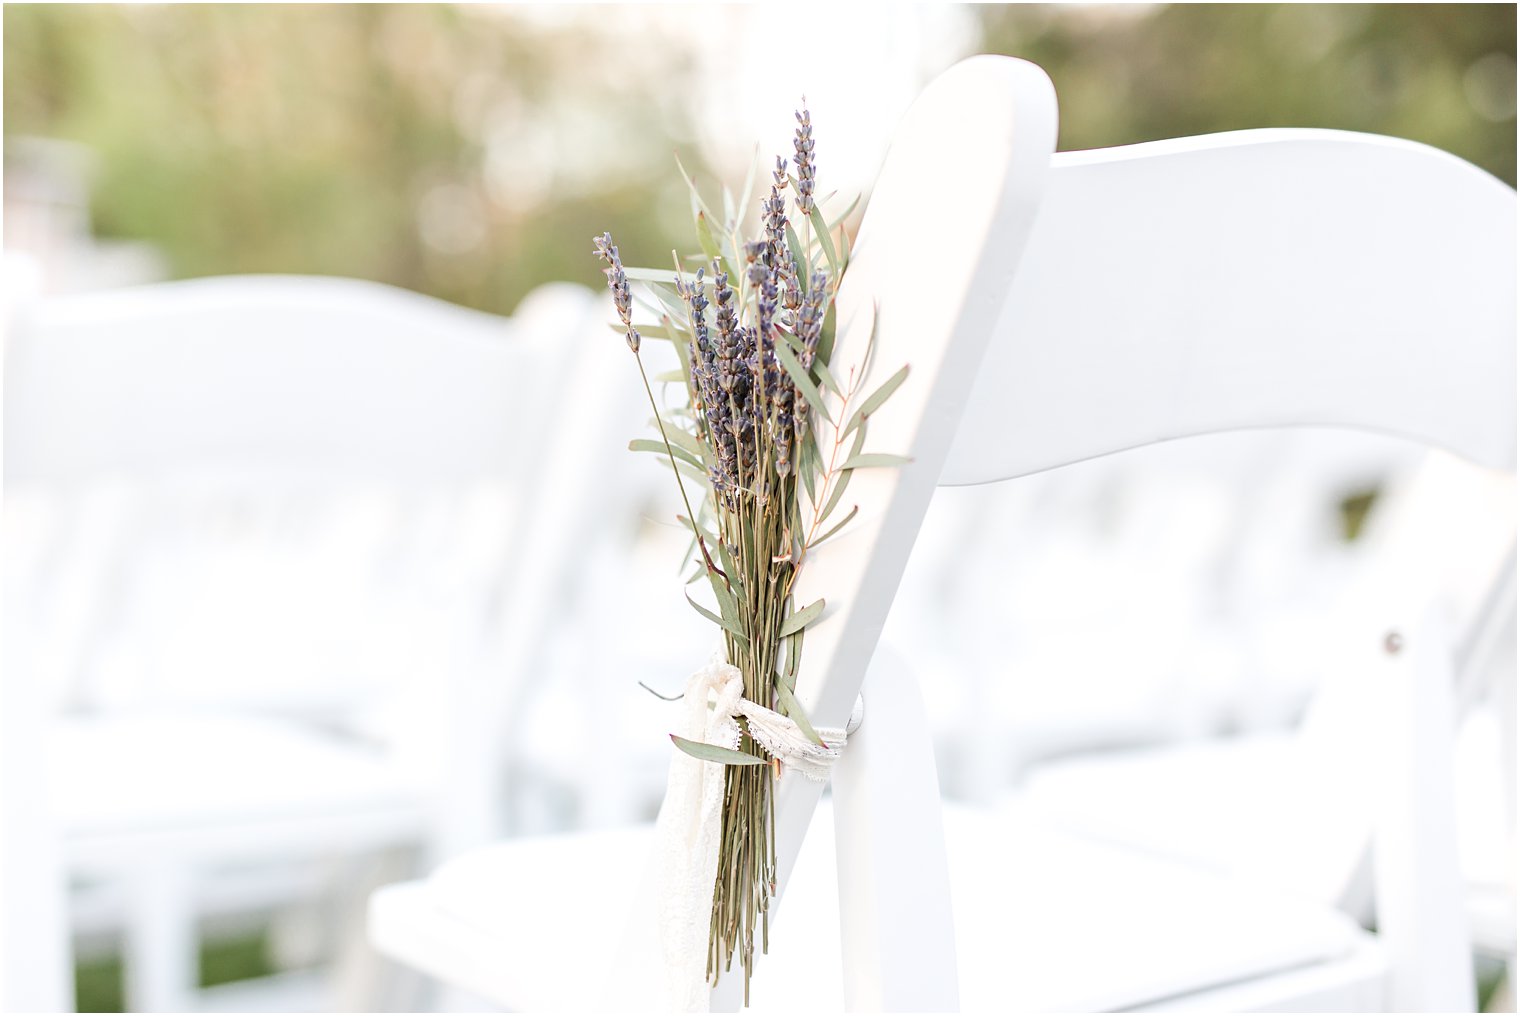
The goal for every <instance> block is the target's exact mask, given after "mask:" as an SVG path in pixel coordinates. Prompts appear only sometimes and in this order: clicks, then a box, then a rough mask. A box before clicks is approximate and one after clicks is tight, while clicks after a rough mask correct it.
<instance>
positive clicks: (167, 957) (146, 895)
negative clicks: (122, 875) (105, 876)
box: [123, 862, 200, 1012]
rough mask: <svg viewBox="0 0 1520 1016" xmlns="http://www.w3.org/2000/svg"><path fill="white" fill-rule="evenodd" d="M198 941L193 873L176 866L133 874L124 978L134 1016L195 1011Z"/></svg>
mask: <svg viewBox="0 0 1520 1016" xmlns="http://www.w3.org/2000/svg"><path fill="white" fill-rule="evenodd" d="M197 944H198V935H197V933H196V927H195V909H194V906H193V900H192V899H191V879H190V876H189V873H188V872H187V871H186V870H185V869H184V868H183V867H182V866H179V865H176V864H173V863H168V862H166V863H159V864H155V865H153V866H151V867H149V868H147V869H145V870H143V871H141V872H138V873H134V875H133V876H132V879H131V885H130V887H129V889H128V913H127V926H126V942H125V956H124V957H123V958H124V960H125V963H124V968H125V978H126V998H127V1005H128V1007H129V1008H130V1009H131V1010H132V1011H134V1012H184V1011H186V1010H189V1009H192V1008H194V1007H195V1006H194V998H193V996H194V993H195V989H196V985H197V983H198V981H199V963H200V959H199V954H198V951H197Z"/></svg>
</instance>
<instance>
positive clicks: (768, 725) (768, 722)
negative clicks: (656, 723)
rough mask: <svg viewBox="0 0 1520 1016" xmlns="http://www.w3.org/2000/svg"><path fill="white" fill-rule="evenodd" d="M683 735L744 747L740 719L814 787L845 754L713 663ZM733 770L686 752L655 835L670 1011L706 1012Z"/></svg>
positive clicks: (702, 675)
mask: <svg viewBox="0 0 1520 1016" xmlns="http://www.w3.org/2000/svg"><path fill="white" fill-rule="evenodd" d="M682 702H683V704H684V706H685V710H686V718H685V729H684V730H682V731H681V736H683V737H685V738H687V739H689V740H692V741H703V742H705V743H707V744H714V745H718V746H719V747H722V748H737V747H738V746H739V734H740V731H739V723H738V718H739V717H741V716H742V717H743V718H744V720H745V722H746V725H747V726H748V727H749V733H750V736H751V737H753V738H754V739H755V740H756V741H757V742H759V744H760V745H761V746H762V747H764V748H765V750H766V751H767V752H769V753H770V754H771V756H772V757H773V758H778V759H780V760H781V763H782V765H785V766H791V767H793V768H795V769H797V771H798V772H800V773H802V774H803V775H804V776H806V777H808V778H809V779H813V780H823V779H825V778H827V777H828V774H829V768H830V766H832V765H833V763H834V761H835V760H836V759H837V758H839V753H840V751H841V750H842V749H843V748H844V743H845V731H843V730H840V729H838V728H834V727H818V728H816V729H817V731H818V736H819V737H820V738H821V739H822V740H823V742H824V743H823V745H818V744H815V743H814V742H813V741H812V740H811V739H809V738H808V737H807V735H805V734H804V733H803V732H802V729H801V728H800V727H798V726H797V724H796V722H794V721H793V720H792V719H790V718H789V717H786V716H783V715H781V714H780V713H778V712H775V711H774V710H771V709H767V708H766V707H765V706H762V705H760V704H759V703H756V702H751V701H750V700H749V699H747V698H745V697H744V675H743V674H742V673H740V671H739V668H738V667H735V666H733V665H731V664H728V663H724V662H723V661H722V660H721V659H719V658H714V659H713V660H712V661H711V662H709V663H708V664H707V666H705V667H703V668H702V669H701V670H699V671H697V672H696V673H695V674H692V675H691V677H690V678H689V679H688V680H687V682H686V694H685V695H684V696H683V697H682ZM725 768H726V767H725V766H723V765H721V764H719V763H717V762H703V761H701V760H700V759H696V758H693V757H692V756H690V755H688V754H686V753H685V752H683V751H676V752H674V753H673V756H672V758H671V760H670V781H669V784H668V786H667V788H666V791H665V804H664V806H663V807H662V808H661V809H660V817H659V821H658V823H657V825H656V832H657V835H658V836H659V841H660V848H659V849H660V878H659V889H660V896H659V907H660V946H661V949H662V951H663V953H664V957H665V996H666V997H665V1000H664V1001H665V1006H666V1008H667V1009H670V1010H675V1011H680V1012H707V1010H708V989H709V985H708V983H707V940H708V934H709V932H710V930H711V926H712V901H713V889H714V886H715V884H716V882H717V878H718V846H719V841H720V839H721V838H722V832H723V779H724V773H723V771H724V769H725Z"/></svg>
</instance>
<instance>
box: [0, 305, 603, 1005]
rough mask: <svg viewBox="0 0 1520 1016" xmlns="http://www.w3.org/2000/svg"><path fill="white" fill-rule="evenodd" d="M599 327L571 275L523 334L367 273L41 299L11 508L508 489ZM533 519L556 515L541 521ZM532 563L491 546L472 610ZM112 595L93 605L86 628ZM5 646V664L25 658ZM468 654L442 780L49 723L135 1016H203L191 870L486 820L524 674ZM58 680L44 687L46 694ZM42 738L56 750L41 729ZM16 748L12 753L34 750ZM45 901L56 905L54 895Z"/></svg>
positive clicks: (532, 530) (75, 859) (73, 722)
mask: <svg viewBox="0 0 1520 1016" xmlns="http://www.w3.org/2000/svg"><path fill="white" fill-rule="evenodd" d="M598 317H599V307H598V304H597V302H596V301H595V299H594V298H593V297H592V295H591V294H590V293H589V292H588V291H586V290H584V289H581V288H580V287H575V286H554V287H545V288H544V289H540V290H537V291H535V292H534V293H533V294H530V296H529V297H528V298H527V299H526V300H525V301H524V303H523V305H522V307H521V308H520V310H519V313H518V315H517V316H516V317H514V318H513V319H511V320H510V321H509V320H507V319H503V318H498V317H495V316H492V315H486V314H479V313H476V312H473V311H467V310H464V309H461V308H457V307H453V306H451V305H448V304H444V303H442V302H440V301H436V300H432V299H429V298H425V297H421V296H418V295H415V294H410V293H405V292H402V291H399V290H394V289H391V288H389V287H384V286H379V285H375V284H371V283H361V282H356V281H352V280H342V279H315V278H295V277H290V278H287V277H247V278H226V279H207V280H196V281H193V282H185V283H171V284H165V285H158V286H148V287H141V288H138V289H132V290H125V291H117V292H105V293H98V294H90V295H86V296H78V297H69V298H61V299H57V300H53V301H48V302H44V303H42V304H39V305H38V307H37V308H36V309H35V313H32V314H30V315H28V317H27V319H26V321H25V322H24V327H23V328H20V329H18V330H17V332H16V334H15V335H14V336H11V337H9V341H8V349H7V371H8V377H7V396H8V398H7V400H6V405H5V422H6V430H5V451H6V462H5V467H6V472H5V477H6V484H7V494H8V496H9V495H11V494H13V493H14V492H16V491H18V490H20V491H25V492H28V493H32V492H36V493H38V494H40V495H41V496H44V497H52V498H56V499H58V500H59V501H60V502H62V503H65V504H74V503H75V502H76V501H77V502H79V503H82V504H84V505H85V506H86V507H87V508H88V507H91V506H93V507H96V508H98V507H102V506H101V505H96V504H94V502H93V501H92V500H91V498H92V497H94V495H95V494H96V493H98V492H99V490H102V489H104V490H106V491H107V492H108V493H109V492H110V490H112V489H114V486H113V485H115V484H118V483H123V482H124V483H127V484H138V485H142V486H143V487H144V488H145V489H148V490H154V491H156V490H158V489H160V487H159V486H158V485H162V489H164V490H166V491H168V492H169V493H170V494H173V493H175V492H176V491H178V489H179V488H178V487H176V486H175V484H177V483H180V482H189V483H199V482H202V481H203V480H204V482H206V483H208V484H210V485H212V486H213V487H216V489H221V487H220V486H217V485H224V486H225V487H226V489H228V490H230V491H234V492H237V493H238V494H240V495H242V494H249V495H250V496H251V497H252V498H253V499H254V500H257V498H258V497H259V496H261V495H263V494H264V493H266V492H269V491H274V492H276V493H279V494H283V493H287V492H294V493H295V494H297V495H301V496H307V495H312V496H316V497H321V496H323V495H324V494H330V493H333V492H337V493H340V494H342V493H351V492H355V491H362V492H365V493H371V492H374V493H381V494H387V493H388V494H394V495H397V496H400V497H415V496H418V495H419V494H420V493H422V492H429V491H432V492H444V493H454V492H458V491H464V490H476V489H501V488H506V489H517V488H519V487H520V486H521V484H522V482H523V478H524V477H530V476H536V475H538V474H539V472H540V470H541V463H542V458H541V457H542V456H543V455H544V454H546V453H547V452H548V451H549V450H551V449H553V448H554V447H555V445H554V441H553V434H552V430H551V433H550V435H549V439H547V440H544V439H532V440H525V439H524V435H525V434H534V435H537V436H540V437H541V436H542V435H539V431H540V429H541V428H543V427H544V422H545V421H546V420H553V419H554V418H555V414H556V413H558V412H559V411H560V408H561V403H560V401H559V400H558V398H557V393H558V392H559V391H561V390H562V389H563V387H564V386H565V384H566V381H567V378H566V377H565V372H567V371H568V370H569V369H570V368H571V366H572V364H573V362H574V358H573V356H571V355H569V354H571V353H579V352H580V351H581V348H582V345H583V343H582V342H580V341H578V340H582V339H585V338H588V337H590V336H596V337H600V332H601V330H602V329H601V326H600V324H599V322H598V320H597V319H598ZM604 387H605V386H604ZM595 394H596V392H595V391H592V392H588V395H591V396H595ZM592 417H593V418H596V417H595V413H594V412H593V414H592ZM250 492H251V493H250ZM544 500H550V501H551V502H552V499H544ZM104 507H107V508H109V507H110V505H105V506H104ZM539 510H541V511H543V512H545V513H546V517H547V513H548V512H549V511H550V508H548V507H543V508H540V509H539ZM129 521H130V520H129ZM426 521H427V520H425V519H423V520H420V521H419V522H418V524H425V523H426ZM118 523H119V520H118ZM117 528H118V529H119V530H121V531H119V532H112V533H111V534H110V536H109V537H107V538H105V539H103V540H100V541H96V542H94V543H91V544H90V545H89V547H88V548H86V550H87V551H90V552H93V553H96V554H97V555H98V554H99V553H100V552H101V551H102V549H103V548H104V549H111V547H112V545H113V544H117V543H119V544H120V545H121V546H120V547H117V548H115V549H124V548H126V547H128V546H129V544H130V540H131V539H132V538H133V532H132V530H131V527H130V525H127V526H121V525H120V524H118V527H117ZM523 531H524V536H523V538H522V540H521V543H522V544H523V545H524V546H525V545H526V544H527V543H528V542H529V539H530V535H529V534H531V538H534V539H539V540H544V539H546V538H552V539H551V542H549V543H548V549H547V551H546V552H547V553H549V554H550V555H558V556H559V557H560V558H561V559H568V558H569V556H570V552H569V549H567V548H572V547H573V546H574V537H575V534H574V533H573V532H564V531H563V530H554V531H553V532H552V533H550V532H547V531H546V527H545V525H543V524H542V523H541V522H540V524H538V525H536V526H528V525H524V526H523ZM91 548H93V550H91ZM522 550H523V547H521V546H507V547H504V548H501V551H502V553H503V559H502V561H501V562H499V564H500V565H501V567H500V568H499V572H498V577H496V578H493V579H490V580H489V581H488V582H486V583H485V584H484V585H483V588H484V593H483V595H484V597H487V598H492V597H494V599H493V602H491V603H484V602H482V603H480V604H476V605H475V606H477V607H478V608H479V611H478V612H479V613H480V615H481V616H482V618H486V617H489V616H490V615H491V609H492V607H493V606H494V607H495V609H497V610H500V609H502V608H503V605H504V600H505V596H504V594H503V593H502V592H501V589H500V587H501V586H503V585H505V584H506V577H507V575H508V572H507V569H506V567H505V565H506V564H507V563H508V561H509V560H510V559H512V558H513V557H521V556H522ZM95 564H96V565H97V566H98V564H99V562H98V561H97V562H95ZM482 567H484V564H482ZM49 577H50V578H51V579H52V581H54V582H55V583H64V584H67V583H69V582H72V581H75V580H76V579H77V577H78V576H77V575H73V574H70V575H65V576H61V577H60V576H57V575H52V576H49ZM107 599H108V598H107V597H106V596H103V595H102V596H94V597H92V596H84V597H82V604H81V609H80V611H79V613H80V618H79V619H78V621H79V625H80V628H81V633H82V634H83V635H88V634H90V632H89V630H88V629H89V628H90V626H91V625H92V624H98V622H99V619H100V611H101V610H102V606H101V604H102V603H103V602H105V601H106V600H107ZM84 601H88V602H84ZM523 613H524V618H525V620H528V621H532V620H534V619H535V617H534V615H532V614H531V612H529V611H524V612H523ZM13 633H14V632H13ZM509 634H510V635H512V636H513V637H516V638H519V639H528V637H529V636H531V634H532V632H531V630H529V631H527V632H525V631H524V630H521V629H512V631H511V632H510V633H509ZM476 648H478V647H476ZM7 649H8V652H7V663H8V664H12V663H16V662H18V661H20V658H19V657H17V656H16V655H15V654H14V652H12V651H11V647H9V646H8V647H7ZM472 651H473V650H472V649H471V648H467V647H464V646H461V645H452V644H451V645H446V646H440V647H439V651H438V652H437V654H436V656H435V657H434V658H433V659H432V660H431V661H430V664H431V665H432V666H434V667H436V671H435V673H436V681H435V688H434V689H433V692H434V695H435V696H436V697H437V698H448V699H450V701H452V702H453V703H454V704H456V705H459V704H460V703H463V702H465V701H468V702H469V703H470V704H471V705H472V706H473V708H460V709H459V710H458V712H457V713H456V714H455V718H456V719H458V720H460V721H461V722H459V723H457V724H455V725H454V728H453V731H452V734H453V736H452V737H450V738H448V739H447V740H446V741H444V740H441V741H440V743H444V744H447V745H448V747H449V749H450V750H451V752H452V755H451V756H450V758H449V759H446V760H441V761H442V764H440V765H437V766H435V767H434V769H435V770H436V774H437V775H436V778H434V779H431V780H429V779H428V777H427V776H426V775H425V774H426V773H427V772H428V771H429V770H428V769H427V767H422V769H421V770H420V771H419V769H418V767H416V766H413V765H411V764H410V760H402V759H399V758H392V757H389V756H387V755H385V754H384V753H382V752H378V751H376V750H374V749H373V748H372V747H370V746H368V745H366V744H364V743H362V742H360V741H357V740H352V739H351V740H349V741H348V742H347V743H344V742H343V741H342V740H341V739H339V738H334V737H331V736H329V735H328V734H327V733H326V732H323V731H314V730H310V729H305V728H303V727H302V726H301V725H300V724H298V723H294V722H287V721H286V719H282V718H271V717H266V716H252V715H249V714H247V713H243V714H238V713H236V712H234V711H228V710H227V709H225V708H224V709H223V710H221V711H217V710H211V711H206V710H204V708H203V709H202V711H200V712H195V711H190V710H187V711H184V712H180V711H176V710H175V709H172V708H171V709H165V708H162V707H161V706H160V707H159V708H155V709H152V710H140V711H127V712H116V713H112V712H104V713H100V714H95V715H90V716H84V717H82V716H72V717H69V718H68V719H67V720H66V721H64V722H61V723H58V724H54V725H52V726H54V727H55V729H54V731H53V733H54V735H55V738H54V740H55V742H57V743H56V747H58V748H59V749H60V750H61V754H60V755H59V761H61V762H62V763H63V765H62V771H61V772H58V773H55V774H54V776H55V778H54V779H53V780H52V781H50V782H51V789H52V791H53V795H52V797H51V798H50V799H49V803H50V804H51V805H52V806H53V807H54V808H55V809H56V810H57V812H58V814H57V816H56V818H57V819H58V820H59V821H60V822H61V824H62V827H63V835H62V843H61V846H60V852H61V855H62V857H63V858H65V859H66V860H67V863H68V864H69V865H70V867H71V868H72V869H73V870H75V871H88V872H90V873H92V874H94V875H97V876H102V877H112V878H125V879H126V880H127V881H128V882H129V884H130V885H132V886H133V887H135V888H134V889H133V891H132V892H131V893H129V894H128V902H127V906H126V908H125V909H126V914H127V929H126V933H127V947H126V955H127V960H128V963H127V966H128V981H129V986H130V991H131V994H132V996H133V998H134V1001H135V1002H136V1003H137V1004H139V1005H140V1006H143V1007H146V1008H166V1009H170V1010H175V1009H183V1008H185V1007H186V1006H187V1005H189V1004H191V1000H192V998H193V994H192V993H193V991H194V988H195V979H194V973H195V971H194V960H195V943H196V931H195V924H194V918H195V916H196V913H197V907H198V904H199V901H198V899H197V897H196V894H194V893H192V892H190V889H189V887H190V886H191V885H193V884H194V883H195V879H196V873H198V872H201V871H205V870H208V869H211V870H214V869H215V868H216V867H217V866H218V865H222V864H228V863H234V864H235V863H246V862H268V861H271V860H276V861H278V860H282V859H291V858H303V857H313V856H319V855H328V854H333V853H344V852H371V851H380V850H386V849H390V848H394V847H397V846H404V847H415V846H417V845H419V844H420V845H424V846H425V848H426V849H427V851H428V852H429V853H430V855H431V856H432V857H435V858H441V857H443V856H446V855H447V854H448V853H450V852H452V851H454V850H458V849H462V848H463V847H464V846H468V845H471V844H474V843H479V842H482V841H483V840H484V839H486V838H488V837H489V836H490V835H491V834H492V833H494V832H495V831H496V828H495V826H494V825H493V824H491V822H490V818H491V813H492V811H493V809H494V808H495V807H496V806H497V805H499V798H498V797H497V796H496V791H497V786H496V783H495V782H494V780H495V775H496V767H497V765H498V764H499V763H500V762H501V760H502V739H501V736H500V735H501V731H502V727H503V722H504V718H503V716H502V715H501V712H502V710H503V709H504V708H505V705H506V698H507V696H506V692H505V691H504V690H503V688H504V687H505V688H510V687H511V685H512V684H513V683H514V678H513V676H512V674H511V673H503V672H502V670H500V669H497V668H495V667H490V668H487V667H482V666H481V661H480V659H479V658H477V657H472V656H471V655H470V653H471V652H472ZM39 667H41V662H39V663H38V666H37V667H32V668H28V667H25V666H23V667H21V668H20V670H21V672H22V673H23V674H24V673H26V672H27V671H28V669H30V670H31V672H32V673H33V674H34V675H35V674H36V673H38V668H39ZM7 669H8V670H9V669H12V668H10V667H9V666H8V668H7ZM54 669H57V668H56V667H55V668H54ZM64 669H65V670H67V669H69V668H68V667H67V666H65V667H64ZM7 677H8V678H10V677H13V675H10V674H8V675H7ZM47 683H48V682H36V686H37V690H38V692H39V694H40V693H41V692H43V691H44V690H46V684H47ZM206 683H207V685H208V686H214V685H215V684H216V677H215V675H214V674H208V677H207V682H206ZM206 698H207V700H208V701H209V700H212V699H214V698H215V692H208V693H207V696H206ZM200 705H201V706H202V707H204V706H205V705H206V702H201V703H200ZM7 712H9V711H8V710H7ZM32 729H33V731H34V732H35V734H36V737H37V738H43V739H45V735H46V734H47V733H48V730H49V724H47V723H37V724H35V725H34V727H33V728H32ZM10 743H14V744H15V745H17V747H18V750H22V748H23V745H24V744H25V741H24V739H19V738H18V739H17V740H16V741H14V742H11V741H10V739H9V738H7V744H8V746H9V744H10ZM36 753H37V754H42V752H41V749H37V750H36ZM403 763H406V764H403ZM41 770H42V767H41V766H40V765H39V766H36V769H35V771H38V772H40V771H41ZM419 772H421V773H422V774H423V775H419ZM450 774H453V775H454V776H457V777H458V778H453V779H451V778H449V775H450ZM7 799H8V800H9V795H7ZM47 828H48V829H49V830H50V831H51V830H52V828H53V826H52V824H51V823H49V824H48V826H47ZM7 840H9V819H7ZM27 865H28V866H27V867H19V868H10V867H8V868H7V871H8V873H9V872H10V871H16V872H18V873H20V874H24V875H28V876H30V877H31V878H35V879H36V880H37V885H38V887H39V889H40V887H41V886H43V885H46V884H47V881H46V879H47V877H48V875H49V873H48V872H47V871H46V870H45V866H44V865H43V864H42V863H41V861H40V859H38V858H35V857H33V858H29V859H28V861H27ZM49 891H50V892H52V893H53V895H54V897H55V899H54V900H53V901H52V902H51V904H50V905H52V906H53V907H54V908H55V909H58V908H59V907H61V898H62V889H61V886H56V887H53V888H52V889H50V890H49ZM13 900H14V901H15V906H14V907H13V906H12V902H11V901H13ZM23 906H25V907H26V909H25V910H23V909H21V908H22V907H23ZM13 914H14V915H16V916H17V918H18V919H23V920H25V921H28V922H30V921H35V922H37V925H38V927H40V928H41V929H42V932H43V933H44V936H45V933H46V931H47V928H48V924H47V921H46V916H47V915H46V911H45V909H44V908H43V907H42V906H40V905H36V901H35V900H29V899H27V898H26V896H25V895H24V894H20V893H17V894H15V895H11V894H7V907H6V915H7V920H9V919H10V918H11V916H12V915H13ZM59 933H60V934H63V933H64V931H63V929H62V928H59ZM45 940H46V938H45V937H43V938H42V939H41V941H45ZM358 941H360V942H362V939H360V940H358ZM187 956H188V959H187ZM350 959H355V958H354V957H350ZM359 960H362V957H358V958H357V959H355V961H356V962H357V961H359ZM348 983H349V985H350V987H356V988H357V989H359V990H358V992H356V993H355V994H351V995H349V996H348V997H347V1001H346V1004H343V1005H341V1006H340V1007H346V1008H366V1007H368V1006H369V1005H372V1004H374V1002H373V1001H371V999H372V997H373V996H369V995H364V994H362V990H363V989H364V988H365V985H361V984H357V982H356V981H355V979H353V978H350V979H349V982H348Z"/></svg>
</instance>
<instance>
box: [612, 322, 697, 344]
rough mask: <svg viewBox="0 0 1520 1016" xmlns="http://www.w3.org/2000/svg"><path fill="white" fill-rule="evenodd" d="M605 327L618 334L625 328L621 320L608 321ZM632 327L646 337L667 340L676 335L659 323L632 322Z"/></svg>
mask: <svg viewBox="0 0 1520 1016" xmlns="http://www.w3.org/2000/svg"><path fill="white" fill-rule="evenodd" d="M607 327H608V328H611V329H612V330H613V331H614V332H617V333H618V335H622V334H624V333H625V331H626V329H625V328H624V327H623V324H622V322H620V321H610V322H608V324H607ZM633 327H635V328H637V329H638V330H639V334H640V335H642V336H643V337H644V338H646V339H664V340H666V341H667V342H669V341H671V340H673V339H675V338H676V336H675V335H672V334H671V333H670V331H669V330H668V329H666V328H663V327H661V326H660V325H641V324H639V323H638V322H634V325H633ZM683 337H684V336H683Z"/></svg>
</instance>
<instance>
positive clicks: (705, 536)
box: [676, 509, 718, 544]
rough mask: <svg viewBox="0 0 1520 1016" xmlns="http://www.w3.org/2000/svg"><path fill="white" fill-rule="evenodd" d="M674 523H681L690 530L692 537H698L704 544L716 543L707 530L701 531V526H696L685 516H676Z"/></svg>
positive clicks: (714, 537) (716, 539) (716, 540)
mask: <svg viewBox="0 0 1520 1016" xmlns="http://www.w3.org/2000/svg"><path fill="white" fill-rule="evenodd" d="M698 510H699V511H700V510H701V509H698ZM676 521H677V522H679V523H681V525H683V526H685V527H686V528H687V529H690V530H691V533H692V535H693V536H696V537H700V538H701V539H702V540H703V541H704V542H706V543H708V544H713V543H717V542H718V538H717V537H716V536H714V535H713V534H712V533H709V532H708V531H707V530H705V529H703V528H702V527H701V526H699V525H697V524H696V523H695V522H693V521H692V520H691V519H689V518H687V517H686V516H685V515H677V516H676Z"/></svg>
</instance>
